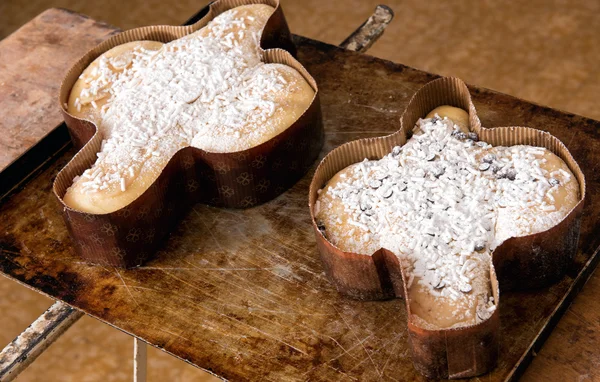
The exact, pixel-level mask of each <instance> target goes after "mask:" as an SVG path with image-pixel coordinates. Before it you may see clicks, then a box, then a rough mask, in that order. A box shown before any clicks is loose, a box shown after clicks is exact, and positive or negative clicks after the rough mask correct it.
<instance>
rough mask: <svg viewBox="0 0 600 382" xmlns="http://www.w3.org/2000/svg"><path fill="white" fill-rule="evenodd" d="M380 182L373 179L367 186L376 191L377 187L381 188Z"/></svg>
mask: <svg viewBox="0 0 600 382" xmlns="http://www.w3.org/2000/svg"><path fill="white" fill-rule="evenodd" d="M381 184H382V183H381V180H378V179H373V180H372V181H370V182H369V186H371V188H374V189H378V188H379V187H381Z"/></svg>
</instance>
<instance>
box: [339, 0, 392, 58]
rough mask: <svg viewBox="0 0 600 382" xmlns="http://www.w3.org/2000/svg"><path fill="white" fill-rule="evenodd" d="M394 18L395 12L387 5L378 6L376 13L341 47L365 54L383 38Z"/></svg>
mask: <svg viewBox="0 0 600 382" xmlns="http://www.w3.org/2000/svg"><path fill="white" fill-rule="evenodd" d="M393 18H394V11H392V10H391V8H390V7H388V6H387V5H378V6H377V7H376V8H375V12H373V14H372V15H371V17H369V18H368V19H367V21H365V22H364V23H363V24H362V25H361V26H360V27H359V28H358V29H357V30H355V31H354V32H353V33H352V34H351V35H350V36H348V38H347V39H345V40H344V41H343V42H342V43H341V44H340V47H342V48H346V49H348V50H352V51H354V52H360V53H364V52H366V51H367V49H369V48H370V47H371V45H373V43H375V41H377V39H379V37H381V35H382V34H383V31H384V30H385V28H386V27H387V26H388V24H389V23H390V22H391V21H392V19H393Z"/></svg>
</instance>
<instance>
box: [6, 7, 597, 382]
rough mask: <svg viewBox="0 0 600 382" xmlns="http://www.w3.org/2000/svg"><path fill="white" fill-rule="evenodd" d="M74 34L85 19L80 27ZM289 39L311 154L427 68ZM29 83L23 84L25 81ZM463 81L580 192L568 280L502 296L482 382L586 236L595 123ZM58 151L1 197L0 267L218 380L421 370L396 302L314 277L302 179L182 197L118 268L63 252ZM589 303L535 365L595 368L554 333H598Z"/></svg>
mask: <svg viewBox="0 0 600 382" xmlns="http://www.w3.org/2000/svg"><path fill="white" fill-rule="evenodd" d="M60 17H72V18H74V19H77V18H78V17H80V16H76V15H71V14H64V15H61V16H60ZM70 22H72V23H75V22H78V20H72V21H70ZM62 23H63V24H64V23H65V20H64V19H63V20H62ZM74 30H78V28H73V29H72V30H70V31H69V33H75V32H74ZM89 30H92V27H91V26H89V25H88V26H86V27H85V28H83V29H81V30H80V31H79V34H86V33H88V31H89ZM77 35H78V34H77ZM73 38H75V37H73ZM296 42H297V43H298V46H299V58H300V60H301V61H302V63H303V64H304V65H305V66H306V67H307V69H308V70H309V71H310V72H311V74H312V75H313V76H314V77H315V78H316V80H317V81H318V83H319V86H320V89H321V91H322V94H321V95H322V106H323V117H324V122H325V129H326V137H327V142H326V147H325V148H324V149H323V152H322V154H321V156H323V155H324V154H325V153H326V152H327V151H329V150H330V149H331V148H333V147H335V146H337V145H339V144H340V143H343V142H346V141H349V140H352V139H356V138H361V137H368V136H376V135H382V134H387V133H389V132H392V131H394V130H395V129H396V128H397V126H398V125H397V120H398V118H399V115H400V113H401V112H402V110H403V108H404V106H405V105H406V102H407V99H408V97H409V96H410V95H411V94H412V93H413V92H414V91H416V90H417V89H418V88H419V87H420V86H421V85H422V84H424V83H425V82H427V81H429V80H431V79H432V78H434V76H433V75H430V74H427V73H423V72H420V71H417V70H414V69H410V68H407V67H405V66H402V65H398V64H393V63H390V62H386V61H382V60H378V59H375V58H372V57H369V56H364V55H359V54H354V53H350V52H347V51H343V50H341V49H339V48H336V47H333V46H329V45H325V44H323V43H319V42H316V41H312V40H307V39H303V38H297V39H296ZM66 66H68V65H66ZM32 75H33V74H32ZM28 81H29V83H31V84H33V85H35V84H36V83H37V78H30V79H28ZM472 90H473V95H474V102H475V105H476V107H477V108H478V110H479V115H480V116H481V119H482V121H483V123H484V125H486V126H489V127H491V126H499V125H509V124H522V125H529V126H532V127H537V128H542V129H545V130H548V131H550V132H551V133H552V134H554V135H556V136H558V137H559V138H560V139H562V140H563V142H565V143H566V144H567V146H568V147H569V149H570V150H571V152H572V153H573V154H574V155H575V157H576V159H577V160H578V161H579V163H580V165H581V167H582V168H583V169H584V172H585V173H586V177H587V181H588V192H589V195H590V196H589V198H588V200H587V203H586V207H587V208H586V212H585V215H584V218H583V226H582V236H581V241H580V250H579V252H578V255H577V258H576V261H575V264H574V266H573V268H572V269H571V270H570V272H569V275H568V276H567V277H565V278H564V279H563V280H562V281H561V282H560V283H558V284H557V285H554V286H553V287H551V288H549V289H545V290H538V291H529V292H518V293H507V294H505V295H504V296H503V300H502V304H503V306H502V315H501V320H502V336H501V351H500V354H501V357H500V359H499V365H498V367H497V368H496V370H495V371H494V372H493V373H491V374H490V375H488V376H486V378H485V379H488V380H491V381H499V380H503V379H505V378H506V377H507V376H509V375H510V374H511V372H512V370H513V368H514V367H515V365H517V364H518V363H519V362H520V361H519V360H520V358H521V357H522V355H523V354H524V353H525V351H526V350H527V348H528V347H529V345H530V344H531V343H532V341H533V340H534V339H535V338H536V336H538V334H539V332H540V330H542V328H544V327H545V325H546V324H547V322H548V320H549V317H550V316H551V315H552V313H553V312H554V310H555V309H556V307H557V306H558V305H559V302H560V301H561V300H562V299H563V297H564V296H565V294H566V293H567V292H568V291H569V288H570V287H571V286H572V285H573V281H574V280H575V278H576V277H577V275H578V274H579V271H580V270H581V269H582V268H583V267H584V264H585V263H586V262H587V261H588V260H589V259H591V258H592V255H593V254H594V252H595V251H596V248H597V247H598V244H599V242H600V238H599V235H598V229H597V227H596V226H597V219H598V216H599V214H598V212H600V211H599V210H600V205H599V204H600V203H599V202H598V197H599V195H598V184H599V183H600V175H598V174H596V171H595V169H596V166H597V163H598V160H597V158H598V156H597V155H598V154H596V153H597V152H598V150H599V149H600V139H599V138H600V122H597V121H593V120H589V119H585V118H582V117H578V116H574V115H570V114H566V113H561V112H557V111H555V110H551V109H546V108H543V107H539V106H535V105H532V104H530V103H527V102H523V101H520V100H518V99H515V98H513V97H510V96H506V95H501V94H498V93H494V92H491V91H486V90H482V89H477V88H472ZM0 112H2V113H3V115H4V114H6V112H5V111H0ZM9 127H10V126H9ZM46 127H47V126H46ZM17 128H18V127H17ZM72 155H73V151H69V152H67V153H66V154H64V155H63V156H62V157H60V158H58V159H57V160H56V161H55V162H54V163H53V164H51V165H50V166H49V167H48V168H47V169H45V170H44V171H43V172H41V173H40V174H38V176H37V177H36V178H35V179H33V180H32V181H31V182H29V183H28V184H27V185H26V186H25V187H23V188H21V189H20V190H19V191H18V192H17V193H16V194H14V195H13V196H12V197H10V198H9V199H7V200H5V201H4V202H3V203H2V205H1V206H0V216H2V219H0V252H1V253H0V271H1V272H2V273H4V274H5V275H6V276H8V277H11V278H13V279H15V280H17V281H19V282H21V283H24V284H26V285H28V286H30V287H32V288H34V289H35V290H37V291H40V292H42V293H45V294H47V295H49V296H52V297H54V298H58V299H61V300H63V301H66V302H67V303H69V304H71V305H73V306H75V307H77V308H79V309H82V310H84V311H85V312H86V313H88V314H90V315H93V316H95V317H97V318H98V319H100V320H103V321H105V322H107V323H109V324H111V325H113V326H115V327H118V328H120V329H121V330H124V331H126V332H128V333H131V334H134V335H136V336H138V337H141V338H142V339H144V340H146V341H148V342H149V343H151V344H153V345H155V346H157V347H159V348H162V349H164V350H166V351H168V352H170V353H171V354H174V355H175V356H177V357H180V358H182V359H184V360H186V361H188V362H190V363H192V364H195V365H197V366H199V367H201V368H204V369H206V370H209V371H211V372H213V373H216V374H218V375H220V376H222V377H225V378H229V379H233V380H248V379H262V380H306V379H311V380H326V379H329V380H344V379H348V380H374V379H390V380H420V379H421V377H420V376H419V375H417V374H416V373H415V371H414V369H413V368H412V364H411V358H410V353H409V350H408V344H407V338H406V334H407V333H406V328H405V324H404V323H405V322H406V317H405V311H404V307H403V303H402V302H401V301H386V302H357V301H353V300H349V299H346V298H344V297H341V296H340V295H338V294H337V292H336V291H335V290H334V288H333V287H332V286H331V284H330V283H329V282H328V281H327V280H326V279H325V277H324V274H323V269H322V266H321V263H320V261H319V259H318V255H317V252H316V248H315V243H314V238H313V234H312V232H311V230H310V227H309V216H308V211H307V195H306V194H307V189H308V183H309V181H310V175H311V174H308V175H307V176H305V177H304V179H303V180H302V181H301V182H299V183H298V184H297V185H296V186H294V187H293V188H292V189H291V190H289V191H288V192H287V193H285V194H284V195H282V196H280V197H279V198H277V199H276V200H274V201H272V202H269V203H267V204H265V205H262V206H259V207H256V208H253V209H249V210H224V209H216V208H211V207H206V206H203V205H197V206H195V207H194V208H193V209H192V210H190V212H189V214H188V216H187V217H186V218H185V220H184V221H183V222H181V224H179V225H178V226H177V227H176V228H175V231H174V233H173V234H172V235H171V237H170V238H169V240H168V241H167V243H166V244H165V245H164V248H163V249H162V250H161V251H160V253H158V254H157V256H156V258H155V259H154V260H153V261H151V262H150V263H149V264H147V265H146V266H144V267H141V268H138V269H135V270H129V271H122V270H115V269H109V268H103V267H95V266H89V265H86V264H83V263H82V262H80V261H79V260H78V259H77V258H76V257H74V255H73V250H72V246H71V242H70V240H69V238H68V235H67V233H66V230H65V227H64V224H63V221H62V218H61V216H60V214H59V204H58V203H57V202H56V201H55V200H54V198H53V196H52V195H51V192H50V189H51V184H52V179H53V177H54V176H55V175H56V173H57V171H58V170H59V169H60V168H62V167H63V166H64V165H65V164H66V162H67V161H68V160H69V159H70V157H71V156H72ZM595 285H598V284H597V282H596V284H595ZM590 286H592V285H590ZM590 290H591V289H589V288H586V291H590ZM591 293H593V290H592V292H591ZM594 301H597V298H596V299H595V298H594V297H593V294H592V296H588V297H587V298H586V299H585V300H584V302H583V303H582V304H580V305H579V307H578V309H577V310H575V307H573V308H572V309H571V310H569V312H568V313H567V316H566V317H565V320H563V322H561V324H560V325H559V327H558V329H557V332H559V331H560V332H559V336H558V337H554V336H553V337H551V340H550V343H551V344H552V342H553V338H556V339H555V340H554V342H558V345H557V349H558V350H557V352H560V349H561V348H563V347H569V349H570V350H571V352H572V353H573V355H578V357H566V356H564V357H558V356H556V355H553V354H552V353H550V355H549V356H547V358H546V360H542V362H546V363H547V365H549V366H548V367H551V366H550V365H553V364H556V363H561V362H563V363H565V364H566V365H567V366H568V368H571V369H576V370H578V371H581V369H582V368H584V367H585V366H586V365H590V364H591V365H593V364H594V362H597V358H595V359H594V358H593V356H594V352H595V350H596V348H595V346H597V344H596V345H594V342H593V341H591V342H590V341H588V342H590V343H588V342H586V343H583V344H582V347H584V348H578V347H577V346H575V345H572V341H571V339H572V338H571V337H569V333H570V331H577V333H582V332H581V329H582V327H585V329H586V332H583V333H582V334H581V335H583V334H587V335H588V337H590V338H592V339H593V338H597V337H598V329H597V322H598V321H597V320H598V318H597V317H598V315H596V316H594V314H596V313H597V312H598V311H600V309H598V307H597V303H596V302H594ZM594 304H595V305H594ZM586 306H592V307H595V309H594V308H592V309H591V311H590V310H586V309H585V307H586ZM573 316H574V317H576V318H577V319H573ZM580 318H581V319H580ZM582 320H589V321H590V322H592V323H595V324H596V326H591V327H589V326H587V325H586V324H585V323H583V322H585V321H582ZM594 320H596V321H595V322H594ZM594 336H595V337H594ZM586 354H587V358H586ZM582 359H583V361H582ZM594 360H595V361H594ZM553 361H556V362H553ZM586 362H587V364H586ZM574 363H575V364H576V366H573V364H574ZM536 364H543V363H540V360H536V361H535V362H534V366H535V365H536ZM565 373H566V372H565ZM592 373H593V371H592ZM562 375H563V376H565V375H569V374H562ZM555 376H556V378H560V376H561V374H560V373H557V374H555ZM592 378H593V375H592ZM557 380H559V379H557Z"/></svg>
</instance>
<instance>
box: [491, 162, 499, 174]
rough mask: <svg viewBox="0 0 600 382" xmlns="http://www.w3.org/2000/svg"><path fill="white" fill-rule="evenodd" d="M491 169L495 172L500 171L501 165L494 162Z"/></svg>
mask: <svg viewBox="0 0 600 382" xmlns="http://www.w3.org/2000/svg"><path fill="white" fill-rule="evenodd" d="M490 169H491V170H492V172H493V173H494V174H495V173H497V172H498V171H500V166H498V165H497V164H493V165H492V166H491V167H490Z"/></svg>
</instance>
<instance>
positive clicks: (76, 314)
mask: <svg viewBox="0 0 600 382" xmlns="http://www.w3.org/2000/svg"><path fill="white" fill-rule="evenodd" d="M393 18H394V12H393V11H392V10H391V9H390V8H389V7H387V6H385V5H378V6H377V7H376V8H375V12H374V13H373V15H371V17H369V18H368V19H367V21H365V22H364V23H363V24H362V25H361V26H360V27H359V28H358V29H357V30H355V31H354V32H353V33H352V34H351V35H350V36H349V37H348V38H347V39H345V40H344V42H342V43H341V44H340V47H342V48H345V49H348V50H352V51H355V52H360V53H364V52H366V51H367V50H368V49H369V48H370V47H371V45H373V43H374V42H375V41H377V39H378V38H379V37H381V35H382V34H383V31H384V30H385V28H386V27H387V25H388V24H389V23H390V22H391V21H392V19H393ZM81 316H83V313H82V312H80V311H78V310H75V309H73V308H71V307H70V306H68V305H67V304H64V303H62V302H60V301H57V302H55V303H54V304H53V305H52V306H51V307H50V308H49V309H48V310H47V311H46V312H45V313H44V314H42V315H41V316H40V317H39V318H38V319H37V320H35V322H34V323H32V324H31V325H30V326H29V327H28V328H27V329H26V330H25V331H24V332H23V333H21V334H20V335H19V336H18V337H17V338H15V339H14V341H13V342H11V343H10V344H8V345H7V346H6V347H5V348H4V350H2V352H0V382H8V381H12V380H13V379H15V378H16V377H17V375H19V373H20V372H22V371H23V370H25V369H26V368H27V366H29V365H30V364H31V363H32V362H33V361H35V359H36V358H37V357H38V356H39V355H40V354H42V352H43V351H44V350H46V348H48V346H50V345H51V344H52V343H53V342H54V341H55V340H56V339H57V338H58V337H60V336H61V335H62V334H63V333H64V332H65V331H66V330H67V329H68V328H69V327H71V325H73V324H74V323H75V322H76V321H77V320H78V319H79V318H81ZM146 372H147V345H146V343H145V342H143V341H140V340H138V339H137V338H135V337H134V346H133V380H134V382H145V381H146Z"/></svg>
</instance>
